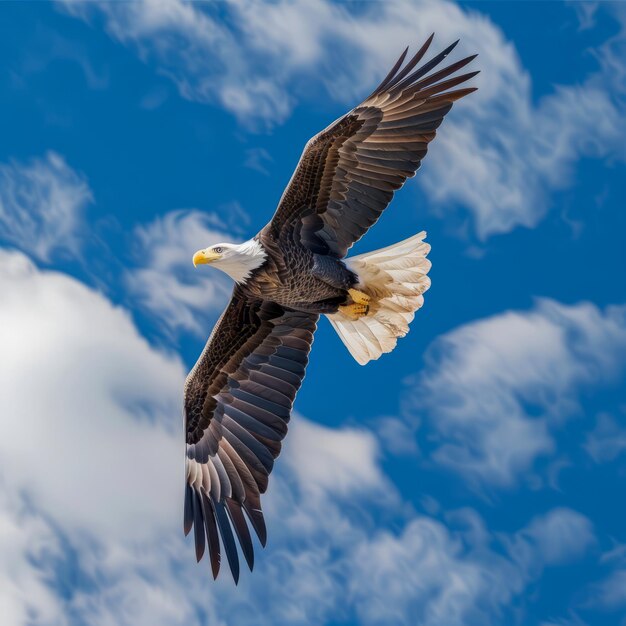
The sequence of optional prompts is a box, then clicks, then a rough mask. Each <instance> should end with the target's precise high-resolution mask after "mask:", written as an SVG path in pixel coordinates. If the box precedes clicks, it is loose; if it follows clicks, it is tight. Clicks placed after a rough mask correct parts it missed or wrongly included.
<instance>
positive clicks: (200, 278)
mask: <svg viewBox="0 0 626 626" xmlns="http://www.w3.org/2000/svg"><path fill="white" fill-rule="evenodd" d="M227 231H228V228H227V227H226V226H225V225H224V224H223V223H222V222H221V221H220V220H219V219H218V218H217V217H215V216H214V215H212V214H209V213H203V212H201V211H171V212H170V213H167V214H165V215H164V216H163V217H159V218H157V219H155V220H154V221H153V222H151V223H150V224H147V225H142V226H138V227H137V228H136V230H135V244H134V246H133V256H134V260H135V265H134V266H133V267H132V268H131V269H129V270H127V272H126V276H125V284H126V287H127V290H128V293H129V295H130V297H131V299H132V301H133V302H134V303H136V304H137V306H139V307H141V308H142V309H144V310H145V311H146V312H148V313H149V315H150V317H151V318H152V319H156V320H159V322H160V324H161V325H162V327H163V328H165V329H166V330H167V331H168V332H178V331H181V330H184V331H187V332H191V333H194V334H196V335H199V336H208V334H209V330H210V323H209V322H210V321H211V320H215V319H216V318H217V315H218V314H219V313H220V312H221V311H222V310H223V309H224V307H225V306H226V303H227V302H228V298H229V296H230V292H231V291H232V281H230V280H228V279H227V278H226V276H225V275H223V274H222V273H221V272H218V271H217V270H213V269H211V268H198V269H196V268H194V267H193V265H192V263H191V257H192V256H193V253H194V252H195V251H196V250H199V249H201V248H206V247H207V246H208V245H210V244H213V243H218V242H223V241H236V240H237V239H238V238H237V236H233V235H232V234H229V233H228V232H227Z"/></svg>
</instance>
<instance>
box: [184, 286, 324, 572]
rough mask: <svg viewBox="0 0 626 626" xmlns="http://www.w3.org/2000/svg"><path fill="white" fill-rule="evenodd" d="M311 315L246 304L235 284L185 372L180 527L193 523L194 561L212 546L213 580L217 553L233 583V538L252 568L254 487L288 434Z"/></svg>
mask: <svg viewBox="0 0 626 626" xmlns="http://www.w3.org/2000/svg"><path fill="white" fill-rule="evenodd" d="M317 319H318V316H317V315H314V314H310V313H299V312H297V311H286V310H284V309H283V308H282V307H280V306H279V305H277V304H275V303H273V302H266V301H261V300H259V301H255V302H250V301H247V300H246V299H245V298H244V296H243V294H242V293H241V290H240V289H239V287H235V290H234V292H233V296H232V299H231V301H230V304H229V305H228V307H227V308H226V310H225V311H224V313H223V315H222V317H221V318H220V321H219V322H218V323H217V325H216V327H215V330H214V331H213V333H212V335H211V337H210V338H209V341H208V343H207V345H206V347H205V349H204V351H203V352H202V355H201V356H200V358H199V359H198V362H197V363H196V365H195V366H194V368H193V370H192V371H191V373H190V374H189V376H188V377H187V382H186V384H185V424H186V433H187V458H186V467H187V484H186V488H185V515H184V527H185V534H188V533H189V532H190V530H191V529H192V527H193V528H194V537H195V544H196V557H197V559H198V561H199V560H200V559H201V558H202V556H203V554H204V551H205V546H206V544H207V543H208V549H209V553H210V558H211V568H212V571H213V576H214V577H215V576H217V574H218V572H219V568H220V560H221V556H220V555H221V553H222V550H223V551H224V552H225V553H226V558H227V559H228V564H229V565H230V569H231V571H232V574H233V578H234V579H235V582H237V581H238V579H239V558H238V554H237V545H236V542H235V536H236V537H237V539H238V540H239V544H240V546H241V551H242V553H243V555H244V557H245V559H246V561H247V563H248V565H249V567H250V569H252V566H253V562H254V554H253V548H252V539H251V536H250V531H249V527H248V523H249V524H250V525H251V526H252V528H253V529H254V530H255V531H256V534H257V535H258V537H259V540H260V541H261V544H262V545H265V539H266V531H265V522H264V520H263V513H262V512H261V503H260V494H262V493H263V492H264V491H265V490H266V489H267V483H268V476H269V474H270V472H271V471H272V466H273V464H274V459H275V458H276V457H277V456H278V454H279V453H280V448H281V441H282V439H283V438H284V436H285V434H286V433H287V422H288V421H289V417H290V413H291V407H292V404H293V401H294V398H295V396H296V392H297V391H298V389H299V388H300V385H301V384H302V379H303V378H304V373H305V368H306V365H307V362H308V354H309V350H310V349H311V344H312V342H313V333H314V332H315V328H316V323H317ZM244 513H245V515H244ZM246 518H247V521H246ZM233 531H234V533H233ZM220 537H221V540H222V547H221V548H220Z"/></svg>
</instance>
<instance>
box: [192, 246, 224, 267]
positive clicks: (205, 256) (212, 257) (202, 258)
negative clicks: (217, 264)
mask: <svg viewBox="0 0 626 626" xmlns="http://www.w3.org/2000/svg"><path fill="white" fill-rule="evenodd" d="M221 256H222V255H221V254H218V253H217V252H213V251H212V250H198V252H196V253H195V254H194V255H193V266H194V267H197V266H198V265H203V264H205V263H213V261H217V259H219V258H220V257H221Z"/></svg>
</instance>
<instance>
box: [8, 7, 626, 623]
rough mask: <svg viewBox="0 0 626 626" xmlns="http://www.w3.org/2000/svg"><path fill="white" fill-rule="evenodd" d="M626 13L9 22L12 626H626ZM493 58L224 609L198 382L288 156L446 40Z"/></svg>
mask: <svg viewBox="0 0 626 626" xmlns="http://www.w3.org/2000/svg"><path fill="white" fill-rule="evenodd" d="M623 7H624V5H623V4H619V3H610V2H599V3H593V2H590V3H581V2H569V3H560V2H531V3H524V2H466V3H460V4H455V3H453V2H448V1H447V0H444V1H440V2H431V1H429V0H424V1H417V0H416V1H410V0H401V1H400V0H398V1H394V2H388V3H377V2H367V3H357V2H344V3H333V2H331V1H330V0H316V1H313V0H310V1H305V0H293V1H287V0H278V1H275V2H271V3H262V2H256V1H254V2H253V1H251V0H241V1H240V2H234V1H233V2H230V1H229V2H222V3H217V4H200V3H183V2H180V1H179V0H170V1H169V2H147V1H143V2H140V1H137V2H133V3H116V2H111V3H91V2H89V3H87V2H85V3H73V2H71V3H70V2H68V3H64V2H58V3H47V2H23V3H17V2H9V3H2V5H0V14H1V19H0V59H1V60H2V63H1V64H0V68H1V69H0V110H1V111H2V115H0V137H2V141H0V283H1V293H2V294H3V297H2V299H1V300H0V345H1V346H2V353H3V359H2V362H1V363H0V381H1V384H2V394H0V407H1V411H0V414H1V415H2V418H1V419H0V605H1V606H2V611H3V612H4V615H3V618H2V623H3V624H7V625H13V624H15V625H26V624H29V625H30V624H36V625H47V624H55V625H57V624H68V625H74V624H77V625H78V624H86V625H87V624H88V625H98V626H100V625H102V626H104V625H108V624H133V625H141V624H151V625H153V624H156V625H159V624H163V625H166V624H167V625H168V626H171V625H174V624H185V625H190V624H210V625H211V626H217V625H226V624H228V625H229V626H235V625H236V626H246V625H255V626H258V625H261V626H263V625H268V626H269V625H279V624H280V625H282V624H285V625H286V624H289V625H291V624H328V625H331V624H332V625H334V624H348V625H349V624H363V625H365V626H370V625H373V626H378V625H385V626H393V625H396V624H397V625H403V626H404V625H407V626H414V625H416V624H419V625H424V626H456V625H468V626H471V625H474V624H477V625H481V626H485V625H488V624H507V625H510V624H523V625H524V626H534V625H537V626H556V625H560V626H566V625H567V626H582V625H589V626H596V625H598V626H603V625H617V624H626V620H625V618H624V615H626V507H625V506H624V497H623V493H624V485H625V479H626V463H625V459H626V397H625V395H624V388H625V383H626V375H625V372H626V278H625V274H624V271H623V268H624V267H625V265H626V246H625V245H624V232H625V231H626V214H625V212H624V210H623V206H624V198H625V197H626V183H625V182H624V181H625V180H626V177H625V169H624V165H625V160H626V148H625V146H626V136H625V134H626V131H625V128H624V124H623V120H624V116H625V114H626V83H625V82H624V77H625V76H626V66H625V65H624V63H625V61H624V59H625V58H626V55H625V48H626V12H625V11H624V8H623ZM432 31H435V32H436V39H435V42H436V45H437V46H438V47H443V46H445V45H447V44H448V43H449V42H451V41H453V40H454V39H456V38H458V37H460V38H461V43H460V44H459V46H458V48H457V50H455V53H454V54H456V55H458V57H459V58H460V57H461V56H465V55H468V54H473V53H475V52H479V55H480V56H479V57H478V59H477V60H476V61H475V62H474V63H475V64H476V65H477V67H478V68H479V69H481V70H482V71H481V74H480V75H479V76H478V77H477V78H476V79H475V83H476V85H477V86H478V87H479V91H478V92H476V93H475V94H473V95H472V96H471V97H470V98H467V99H465V100H463V101H462V102H460V103H459V104H458V105H457V106H455V107H454V109H453V110H452V112H451V113H450V115H449V116H448V117H447V118H446V120H445V122H444V124H443V126H442V128H441V131H440V133H439V136H438V137H437V139H436V140H435V142H434V143H433V144H432V146H431V149H430V151H429V154H428V156H427V158H426V160H425V162H424V165H423V167H422V169H421V170H420V171H419V172H418V174H417V176H416V178H415V179H413V180H411V181H409V183H408V184H407V185H406V187H405V188H404V189H403V190H402V191H401V192H399V193H398V195H397V197H396V198H395V200H394V202H393V204H392V206H391V207H390V209H389V210H388V211H387V212H386V213H385V214H384V216H383V218H382V219H381V220H380V222H379V223H378V224H377V225H376V227H375V228H373V229H372V231H371V232H370V233H368V235H367V236H366V237H365V238H364V239H363V240H362V241H361V242H359V244H358V245H357V246H356V247H355V253H358V252H364V251H367V250H374V249H376V248H378V247H382V246H385V245H389V244H391V243H394V242H395V241H397V240H400V239H402V238H404V237H407V236H409V235H412V234H414V233H416V232H418V231H420V230H422V229H425V230H427V231H428V241H429V242H430V243H431V245H432V252H431V255H430V258H431V260H432V262H433V268H432V270H431V274H430V275H431V278H432V281H433V284H432V288H431V289H430V291H428V293H427V294H426V300H425V305H424V307H423V309H422V310H420V312H419V313H418V314H417V316H416V319H415V321H414V322H413V324H412V327H411V332H410V333H409V335H408V336H407V337H406V338H405V339H403V340H402V341H400V342H399V344H398V347H397V349H396V350H395V351H394V352H393V353H392V354H390V355H385V356H383V358H381V359H380V360H379V361H377V362H374V363H371V364H370V365H368V366H367V367H365V368H362V367H360V366H359V365H357V364H356V363H355V362H354V361H353V360H352V358H351V357H350V355H349V354H348V353H347V351H346V350H345V348H344V347H343V346H342V344H341V343H340V341H339V340H338V338H337V337H336V336H335V335H334V332H333V331H332V329H331V327H330V325H329V324H327V323H326V321H325V320H322V321H321V322H320V326H319V330H318V332H317V334H316V340H315V346H314V350H313V352H312V358H311V362H310V365H309V369H308V375H307V379H306V381H305V384H304V386H303V388H302V390H301V392H300V394H299V396H298V399H297V401H296V415H295V416H294V418H293V420H292V423H291V426H290V433H289V435H288V438H287V440H286V443H285V446H284V448H283V454H282V455H281V457H280V458H279V460H278V462H277V466H276V470H275V472H274V474H273V475H272V478H271V481H270V488H269V492H268V493H267V494H266V496H265V497H264V509H265V511H266V514H267V518H268V529H269V542H268V547H267V548H266V549H265V550H263V551H259V554H258V557H257V562H256V567H255V571H254V572H253V573H252V574H249V573H245V574H244V575H243V576H242V580H241V582H240V584H239V586H238V587H235V586H234V585H233V583H232V581H231V580H229V579H228V577H227V576H222V577H220V579H219V580H218V581H217V582H213V581H212V579H211V575H210V569H209V567H208V564H207V563H204V562H203V563H201V564H199V565H197V564H196V563H195V559H194V554H193V547H192V545H191V541H187V540H185V539H183V538H182V537H181V535H182V455H183V435H182V422H181V408H180V406H181V393H182V382H183V380H184V376H185V374H186V371H187V370H188V369H189V368H190V367H191V366H192V365H193V363H194V361H195V359H196V357H197V355H198V354H199V352H200V350H201V349H202V346H203V344H204V341H205V340H206V337H207V336H208V334H209V332H210V330H211V328H212V325H213V323H214V322H215V320H216V319H217V317H218V315H219V314H220V312H221V310H222V308H223V307H224V305H225V303H226V302H227V299H228V297H229V293H230V288H231V287H230V285H229V283H228V281H227V280H226V279H225V277H223V276H217V275H216V274H217V273H216V272H212V271H211V270H210V269H209V268H199V269H197V270H194V269H193V267H192V266H191V256H192V254H193V252H194V251H195V250H196V249H198V248H201V247H205V246H206V245H208V244H210V243H213V242H217V241H223V240H227V241H228V240H243V239H245V238H248V237H250V236H251V235H253V234H254V233H256V232H257V230H259V229H260V228H261V227H262V226H263V225H264V224H265V223H266V222H267V220H268V219H269V218H270V216H271V214H272V212H273V210H274V208H275V206H276V203H277V201H278V199H279V197H280V194H281V192H282V190H283V188H284V186H285V185H286V183H287V181H288V180H289V177H290V176H291V173H292V171H293V168H294V166H295V164H296V163H297V159H298V158H299V155H300V152H301V150H302V148H303V146H304V144H305V142H306V141H307V140H308V138H309V137H311V136H312V135H313V134H315V133H316V132H318V131H319V130H320V129H322V128H324V127H325V126H326V125H327V124H328V123H329V122H330V121H332V120H333V119H335V118H337V117H338V116H340V115H342V114H343V113H344V112H345V111H347V110H348V109H349V108H350V107H351V106H353V105H355V104H357V103H358V102H359V100H360V98H362V97H364V96H365V95H367V93H369V91H368V89H371V88H372V86H373V85H375V84H377V82H378V81H379V80H380V79H381V77H382V76H384V75H385V73H386V71H387V70H388V69H389V66H390V65H391V64H392V63H393V61H394V60H395V58H396V57H397V55H398V54H399V52H400V51H401V50H402V49H403V48H404V46H405V45H408V44H411V45H412V46H415V45H419V44H420V43H421V42H422V40H423V39H425V37H426V36H428V34H430V32H432Z"/></svg>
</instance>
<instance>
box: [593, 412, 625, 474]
mask: <svg viewBox="0 0 626 626" xmlns="http://www.w3.org/2000/svg"><path fill="white" fill-rule="evenodd" d="M622 418H623V416H622ZM622 423H623V419H622ZM584 448H585V450H586V451H587V453H588V454H589V456H590V457H591V458H592V459H593V460H594V461H595V462H596V463H603V462H607V461H612V460H613V459H616V458H617V457H618V456H620V455H621V454H622V453H623V452H624V451H626V428H624V427H623V426H622V425H620V423H619V422H618V421H617V420H616V419H615V418H614V417H613V416H612V415H610V414H608V413H600V415H598V416H597V418H596V426H595V428H594V429H593V430H592V431H591V432H590V433H588V434H587V438H586V441H585V444H584Z"/></svg>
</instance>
